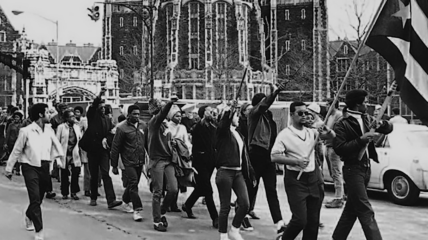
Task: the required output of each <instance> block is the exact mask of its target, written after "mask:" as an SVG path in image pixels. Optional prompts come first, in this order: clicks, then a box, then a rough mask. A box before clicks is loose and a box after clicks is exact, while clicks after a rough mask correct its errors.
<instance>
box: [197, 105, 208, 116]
mask: <svg viewBox="0 0 428 240" xmlns="http://www.w3.org/2000/svg"><path fill="white" fill-rule="evenodd" d="M207 107H208V105H205V106H202V107H200V108H199V110H198V115H199V117H200V118H201V119H202V118H204V115H205V109H207Z"/></svg>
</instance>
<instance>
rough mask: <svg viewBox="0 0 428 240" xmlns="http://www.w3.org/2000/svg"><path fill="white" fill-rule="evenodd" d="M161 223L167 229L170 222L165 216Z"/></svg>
mask: <svg viewBox="0 0 428 240" xmlns="http://www.w3.org/2000/svg"><path fill="white" fill-rule="evenodd" d="M161 222H162V224H163V226H164V227H166V228H167V227H168V221H167V220H166V217H165V216H162V217H161Z"/></svg>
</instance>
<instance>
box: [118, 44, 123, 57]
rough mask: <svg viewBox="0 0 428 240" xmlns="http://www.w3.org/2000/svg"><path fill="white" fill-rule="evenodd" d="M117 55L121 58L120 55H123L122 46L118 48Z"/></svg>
mask: <svg viewBox="0 0 428 240" xmlns="http://www.w3.org/2000/svg"><path fill="white" fill-rule="evenodd" d="M119 54H120V56H122V55H123V46H120V47H119Z"/></svg>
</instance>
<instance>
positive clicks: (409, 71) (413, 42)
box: [366, 0, 428, 121]
mask: <svg viewBox="0 0 428 240" xmlns="http://www.w3.org/2000/svg"><path fill="white" fill-rule="evenodd" d="M366 45H367V46H369V47H371V48H373V49H374V50H375V51H376V52H378V53H379V54H380V55H382V56H383V57H384V58H385V59H386V60H387V61H388V62H389V64H391V66H392V68H393V69H394V72H395V80H396V81H397V83H398V89H399V91H400V97H401V99H402V100H403V101H404V102H405V103H406V104H407V106H408V107H409V108H410V109H411V110H412V111H413V112H414V113H415V114H416V116H418V117H419V118H420V119H421V120H425V121H428V0H387V1H386V3H385V5H384V7H383V9H382V10H381V13H380V15H379V18H378V19H377V21H376V23H375V25H374V27H373V30H372V31H371V33H370V35H369V37H368V39H367V43H366Z"/></svg>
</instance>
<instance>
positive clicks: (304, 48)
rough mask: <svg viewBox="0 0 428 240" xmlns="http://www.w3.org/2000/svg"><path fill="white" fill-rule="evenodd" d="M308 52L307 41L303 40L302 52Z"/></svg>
mask: <svg viewBox="0 0 428 240" xmlns="http://www.w3.org/2000/svg"><path fill="white" fill-rule="evenodd" d="M305 50H306V41H305V40H302V51H305Z"/></svg>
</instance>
